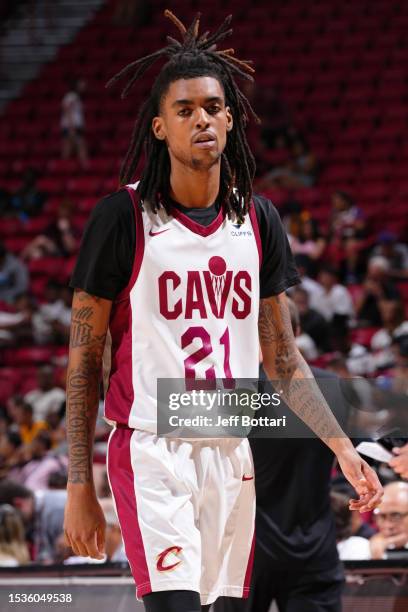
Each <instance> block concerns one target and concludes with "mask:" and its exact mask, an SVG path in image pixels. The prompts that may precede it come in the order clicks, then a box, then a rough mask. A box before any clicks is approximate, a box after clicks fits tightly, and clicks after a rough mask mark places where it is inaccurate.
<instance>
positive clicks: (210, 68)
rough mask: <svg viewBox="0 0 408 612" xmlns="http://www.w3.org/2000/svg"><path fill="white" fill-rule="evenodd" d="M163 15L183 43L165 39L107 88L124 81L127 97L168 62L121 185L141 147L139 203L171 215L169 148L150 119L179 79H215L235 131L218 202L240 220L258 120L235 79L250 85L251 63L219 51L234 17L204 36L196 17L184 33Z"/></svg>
mask: <svg viewBox="0 0 408 612" xmlns="http://www.w3.org/2000/svg"><path fill="white" fill-rule="evenodd" d="M164 15H165V16H166V17H168V18H169V19H170V21H172V22H173V24H174V25H175V26H176V27H177V29H178V30H179V32H180V34H181V39H182V40H181V42H179V41H178V40H176V39H175V38H173V37H172V36H167V37H166V39H167V43H168V44H167V46H165V47H163V48H162V49H159V50H158V51H155V52H154V53H151V54H150V55H147V56H146V57H143V58H141V59H138V60H136V61H134V62H132V63H130V64H128V65H127V66H125V68H123V69H122V70H121V71H120V72H118V73H117V74H116V75H115V76H114V77H113V78H112V79H111V80H110V81H109V82H108V83H107V85H106V87H109V86H111V85H113V84H114V83H116V81H118V80H119V79H122V78H124V77H127V78H128V82H127V84H126V86H125V88H124V89H123V91H122V96H121V97H122V98H125V97H126V96H127V95H128V94H129V92H130V90H131V89H132V87H133V85H134V84H135V82H136V81H137V79H139V78H140V77H141V76H142V75H143V74H144V73H145V72H146V71H147V70H148V69H149V68H150V66H151V65H152V64H154V63H155V62H156V60H157V59H159V58H162V57H167V58H169V61H168V62H167V63H166V64H165V65H164V66H163V67H162V69H161V71H160V73H159V74H158V76H157V78H156V80H155V82H154V85H153V88H152V90H151V94H150V96H149V98H148V99H147V100H146V101H145V102H144V104H143V105H142V107H141V108H140V111H139V114H138V117H137V119H136V122H135V126H134V129H133V133H132V138H131V142H130V145H129V149H128V151H127V154H126V157H125V159H124V161H123V164H122V167H121V170H120V184H121V185H125V184H127V183H129V182H131V181H132V178H133V176H134V173H135V171H136V168H137V166H138V163H139V161H140V158H141V155H142V151H143V149H144V153H145V159H146V164H145V167H144V170H143V172H142V174H141V178H140V182H139V185H138V188H137V190H138V192H139V195H140V198H141V200H142V201H143V202H144V203H146V202H148V203H149V206H150V208H151V210H152V211H153V212H155V213H156V212H157V210H158V209H159V208H160V207H163V208H164V209H165V210H166V211H167V212H169V204H168V202H167V198H166V197H163V196H165V195H166V194H168V190H169V177H170V158H169V154H168V151H167V146H166V144H165V142H163V141H162V140H158V139H157V138H156V137H155V136H154V134H153V131H152V129H151V125H152V120H153V117H155V116H157V115H158V114H159V110H160V104H161V100H162V98H163V96H164V95H165V94H166V92H167V90H168V87H169V85H170V84H171V83H172V82H174V81H176V80H178V79H192V78H196V77H200V76H213V77H215V78H216V79H217V80H218V81H219V82H220V83H221V85H222V87H223V89H224V94H225V101H226V105H228V106H229V107H230V109H231V113H232V115H233V118H234V122H233V127H232V129H231V131H230V132H229V134H228V138H227V144H226V147H225V149H224V152H223V153H222V157H221V179H220V194H219V195H220V198H221V201H222V202H223V203H224V205H225V206H226V210H227V214H228V216H229V217H230V218H231V217H232V216H234V217H237V218H238V219H239V220H242V219H243V217H244V215H245V214H246V213H247V212H248V209H249V205H250V201H251V197H252V179H253V177H254V174H255V160H254V157H253V155H252V153H251V150H250V148H249V146H248V142H247V139H246V135H245V126H246V124H247V122H248V112H249V113H250V114H251V115H252V116H253V118H254V119H255V120H256V121H257V122H259V119H258V117H257V115H256V114H255V112H254V111H253V109H252V107H251V104H250V103H249V101H248V100H247V98H246V97H245V96H244V94H243V93H242V92H241V91H240V89H239V88H238V86H237V84H236V82H235V79H234V76H238V77H242V78H244V79H247V80H249V81H253V80H254V79H253V77H252V73H253V72H255V71H254V69H253V68H252V66H251V64H252V62H251V61H247V60H239V59H237V58H236V57H234V49H225V50H223V51H218V50H217V43H219V42H221V41H222V40H224V39H225V38H226V37H227V36H230V35H231V34H232V29H230V28H229V25H230V23H231V19H232V15H229V16H228V17H226V19H225V20H224V22H223V23H222V24H221V26H220V27H219V28H218V30H217V31H216V32H215V33H214V34H210V32H208V31H207V32H205V33H204V34H201V36H199V33H198V31H199V24H200V17H201V15H200V13H198V14H197V15H196V16H195V18H194V19H193V21H192V23H191V25H190V27H189V28H188V29H187V28H186V27H185V26H184V24H183V23H182V22H181V21H180V20H179V19H178V18H177V17H176V16H175V15H174V14H173V13H172V12H171V11H169V10H165V11H164Z"/></svg>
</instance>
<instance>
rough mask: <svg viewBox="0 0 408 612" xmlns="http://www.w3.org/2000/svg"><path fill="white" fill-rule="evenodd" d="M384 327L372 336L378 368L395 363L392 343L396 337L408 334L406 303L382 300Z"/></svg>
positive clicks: (371, 344)
mask: <svg viewBox="0 0 408 612" xmlns="http://www.w3.org/2000/svg"><path fill="white" fill-rule="evenodd" d="M379 309H380V314H381V319H382V322H383V327H382V328H381V329H380V330H378V332H376V333H375V334H374V335H373V337H372V338H371V342H370V348H371V350H372V351H373V353H374V359H375V364H376V367H377V369H380V368H388V367H391V366H392V365H394V353H393V351H392V349H391V345H392V343H393V340H394V339H397V338H399V337H400V336H403V335H405V334H408V321H406V320H405V311H404V304H403V303H402V302H399V301H397V300H382V301H381V302H380V304H379Z"/></svg>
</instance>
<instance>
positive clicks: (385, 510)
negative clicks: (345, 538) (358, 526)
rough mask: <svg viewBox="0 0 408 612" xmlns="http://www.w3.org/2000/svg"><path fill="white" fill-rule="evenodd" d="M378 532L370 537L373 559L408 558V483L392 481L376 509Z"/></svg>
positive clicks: (385, 488) (386, 487)
mask: <svg viewBox="0 0 408 612" xmlns="http://www.w3.org/2000/svg"><path fill="white" fill-rule="evenodd" d="M374 517H375V521H376V523H377V527H378V533H377V534H375V535H374V536H373V537H372V538H371V539H370V546H371V556H372V558H373V559H387V558H390V557H393V556H402V557H403V558H404V559H408V483H407V482H391V483H390V484H387V485H386V486H385V487H384V497H383V499H382V501H381V504H380V506H379V507H378V508H377V509H376V510H375V511H374Z"/></svg>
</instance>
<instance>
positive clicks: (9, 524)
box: [0, 504, 30, 567]
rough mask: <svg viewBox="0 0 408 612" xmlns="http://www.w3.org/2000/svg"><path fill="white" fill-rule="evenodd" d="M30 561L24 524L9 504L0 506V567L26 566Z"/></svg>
mask: <svg viewBox="0 0 408 612" xmlns="http://www.w3.org/2000/svg"><path fill="white" fill-rule="evenodd" d="M29 561H30V555H29V552H28V547H27V543H26V541H25V537H24V524H23V521H22V520H21V517H20V516H19V514H18V512H17V510H15V508H13V506H10V504H1V505H0V567H16V566H18V565H26V564H27V563H29Z"/></svg>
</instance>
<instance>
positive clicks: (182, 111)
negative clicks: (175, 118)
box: [177, 108, 191, 117]
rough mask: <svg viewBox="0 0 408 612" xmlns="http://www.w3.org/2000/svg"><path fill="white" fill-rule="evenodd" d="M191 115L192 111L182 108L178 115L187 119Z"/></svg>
mask: <svg viewBox="0 0 408 612" xmlns="http://www.w3.org/2000/svg"><path fill="white" fill-rule="evenodd" d="M190 113H191V110H190V109H189V108H182V109H181V110H180V111H179V112H178V113H177V114H178V115H180V117H187V116H188V115H189V114H190Z"/></svg>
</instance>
